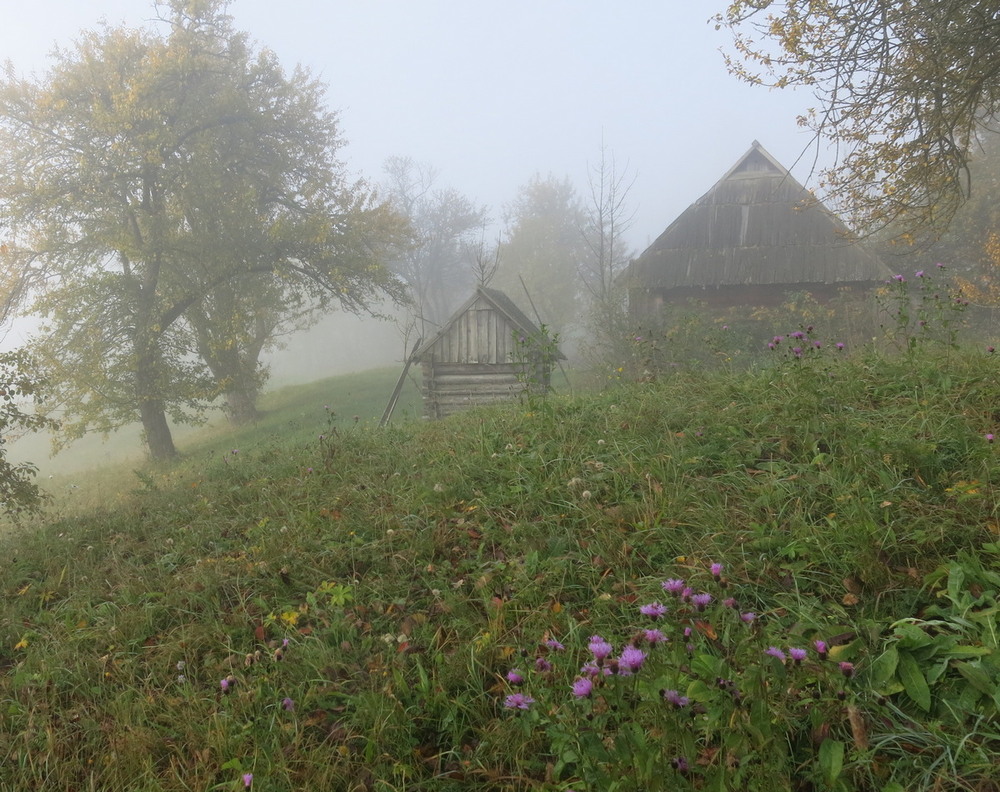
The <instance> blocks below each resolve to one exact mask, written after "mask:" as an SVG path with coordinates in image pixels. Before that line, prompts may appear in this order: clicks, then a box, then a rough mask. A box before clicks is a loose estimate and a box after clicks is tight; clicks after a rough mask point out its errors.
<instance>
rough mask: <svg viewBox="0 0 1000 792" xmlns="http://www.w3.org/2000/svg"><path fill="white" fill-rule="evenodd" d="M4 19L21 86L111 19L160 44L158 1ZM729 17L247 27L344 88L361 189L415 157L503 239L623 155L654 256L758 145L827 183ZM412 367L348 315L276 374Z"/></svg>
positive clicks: (420, 8) (364, 15)
mask: <svg viewBox="0 0 1000 792" xmlns="http://www.w3.org/2000/svg"><path fill="white" fill-rule="evenodd" d="M0 3H3V4H4V6H5V8H6V7H7V6H9V8H6V10H7V11H8V14H7V15H6V16H7V17H8V19H16V20H17V22H16V24H6V25H4V26H0V58H4V59H9V60H10V63H11V64H12V66H13V68H14V70H15V72H16V73H20V74H32V73H35V74H43V73H44V72H45V71H46V69H47V68H48V67H49V66H50V65H51V63H52V61H51V58H50V53H51V52H52V50H53V47H55V46H63V47H69V46H71V45H72V42H73V40H74V39H75V38H76V37H77V35H78V33H79V31H80V30H81V29H94V28H98V27H99V26H100V23H101V22H102V20H103V21H105V22H106V23H107V24H108V25H110V26H112V27H114V26H118V25H122V24H125V25H128V26H149V27H154V28H155V27H156V26H155V25H154V24H153V22H152V20H153V18H154V17H155V11H154V4H153V3H152V2H150V1H149V0H94V1H93V2H87V3H81V2H79V0H36V2H33V3H29V4H25V3H18V4H17V5H16V7H15V6H14V3H13V0H0ZM726 5H727V4H726V2H725V0H692V2H684V3H673V2H663V0H630V1H629V2H624V3H614V4H612V3H608V2H598V1H597V0H546V2H538V0H503V2H497V1H494V2H489V0H486V1H485V2H480V3H469V2H467V0H424V1H422V2H419V3H412V2H402V0H375V1H373V2H366V3H358V2H356V1H355V0H292V2H288V3H284V4H282V5H281V8H280V11H276V10H275V9H276V6H275V4H274V3H273V2H272V0H234V1H233V2H232V3H231V4H230V6H229V13H231V14H232V16H233V17H234V19H235V26H236V27H237V29H240V30H245V31H247V32H248V33H249V34H250V36H251V37H252V38H253V39H254V40H255V41H256V42H257V43H258V45H260V46H265V47H268V48H270V49H272V50H273V51H274V52H275V53H276V54H277V56H278V57H279V59H280V60H281V62H282V64H283V65H284V67H285V68H286V70H288V71H291V70H292V69H293V68H294V67H295V66H296V65H299V64H301V65H302V66H304V67H306V68H307V69H309V70H310V71H311V72H312V73H313V74H315V75H317V76H319V77H320V78H321V79H323V80H324V81H325V82H326V83H327V85H328V94H327V101H328V103H329V106H330V107H331V108H332V109H335V110H336V111H337V112H338V113H339V118H340V124H341V131H342V135H343V138H344V139H345V141H346V143H347V145H346V146H345V147H344V149H343V150H342V152H341V155H342V157H343V158H344V160H345V162H346V164H347V167H348V171H349V173H350V174H351V176H352V178H353V177H354V176H360V177H362V178H365V179H367V180H369V181H370V182H372V183H377V182H378V181H379V180H380V178H381V177H382V168H383V164H384V163H385V161H386V159H387V158H388V157H391V156H410V157H413V158H414V159H415V160H417V161H419V162H421V163H426V164H427V165H429V166H431V167H433V168H434V169H435V170H436V172H437V174H438V179H437V183H436V186H437V187H440V188H453V189H455V190H458V191H459V192H460V193H462V194H463V195H466V196H469V197H470V198H471V199H472V200H473V201H475V202H476V203H478V204H481V205H485V206H486V207H487V208H488V210H489V214H490V217H491V218H492V221H493V223H494V228H493V229H492V230H490V231H489V232H488V235H490V236H491V238H493V237H495V234H496V232H497V231H498V230H499V226H500V223H501V220H502V216H503V211H504V207H505V205H506V204H507V203H508V202H510V201H512V200H513V199H514V198H515V196H516V194H517V191H518V188H519V187H520V186H522V185H524V184H526V183H528V182H529V181H530V180H531V179H532V178H533V177H535V176H536V175H539V174H541V175H547V174H554V175H555V176H557V177H560V178H562V177H567V178H569V179H570V180H571V181H572V182H573V184H574V185H575V186H576V188H577V190H578V191H579V193H580V194H581V195H585V194H586V193H587V190H588V179H589V178H590V177H591V176H592V174H593V167H594V164H595V162H596V161H597V160H598V159H599V158H600V156H601V149H602V147H606V149H607V150H608V151H610V152H612V153H613V155H614V156H615V158H616V161H617V162H618V164H619V166H620V167H621V168H622V169H623V170H627V172H628V173H629V174H630V175H631V176H634V181H633V186H632V189H631V191H630V195H629V204H630V209H631V210H632V212H633V222H632V224H631V227H630V229H629V231H628V237H627V242H628V244H629V245H630V246H631V247H632V248H633V249H634V250H635V251H636V252H638V251H641V250H642V249H643V248H644V247H645V246H646V245H647V244H649V243H650V242H651V241H652V240H653V239H654V238H655V237H656V236H658V235H659V234H660V233H661V232H662V231H663V230H664V229H665V228H666V227H667V226H668V225H669V224H670V223H671V222H672V221H673V219H674V218H675V217H676V216H677V215H678V214H679V213H680V212H681V211H683V209H684V208H685V207H686V206H687V205H689V204H690V203H691V202H692V201H694V200H696V199H697V198H698V197H699V196H700V195H701V194H702V193H704V192H705V191H706V190H708V189H709V188H710V187H711V186H712V184H714V182H715V181H716V180H717V179H718V178H719V177H720V176H721V175H722V174H723V173H724V172H725V171H726V170H727V169H728V168H729V166H730V165H731V164H732V163H733V162H734V161H735V160H736V158H737V157H738V156H739V155H740V154H742V153H743V152H744V151H745V150H746V149H747V147H748V146H749V145H750V143H751V141H753V140H754V139H759V140H760V141H761V142H762V143H763V144H764V146H765V147H767V148H768V150H769V151H770V152H771V153H773V154H774V155H775V156H776V157H777V158H778V159H779V160H780V161H781V162H783V163H784V164H786V165H788V166H790V167H791V169H792V172H793V175H795V176H796V178H798V179H799V181H801V182H803V183H806V184H807V185H809V184H810V172H811V168H812V166H813V165H814V159H813V157H812V156H811V155H809V154H807V155H806V156H803V154H804V153H805V152H808V150H809V144H810V135H809V133H807V132H804V131H803V130H802V128H801V127H800V126H799V125H798V123H797V117H798V116H799V115H800V114H802V113H803V112H805V110H806V108H807V107H808V105H809V104H810V98H809V97H808V96H807V95H805V94H801V93H798V94H797V93H794V92H791V91H767V90H765V89H760V88H754V87H751V86H748V85H746V84H743V83H741V82H740V81H739V80H737V79H736V78H735V77H733V76H732V75H730V74H729V73H728V72H727V70H726V67H725V63H724V59H723V56H722V54H721V53H720V50H724V49H727V48H728V46H729V38H728V34H727V33H726V32H725V31H719V30H716V29H715V26H714V25H713V24H712V23H711V22H710V18H711V16H712V15H713V14H715V13H718V12H721V11H724V10H725V7H726ZM15 8H16V10H15ZM160 29H161V30H162V28H160ZM821 160H822V157H821ZM821 164H822V163H821ZM24 327H25V325H24V323H22V324H21V325H20V326H19V327H17V328H15V330H14V331H13V332H12V333H11V334H9V335H8V336H7V338H6V340H5V342H4V346H5V347H7V348H9V347H10V346H12V345H16V342H17V341H18V339H20V338H21V337H22V336H23V334H24ZM403 356H404V344H403V339H402V338H401V335H400V333H399V331H398V328H397V327H396V326H395V325H394V324H393V323H392V322H386V321H382V320H378V319H373V318H358V317H355V316H352V315H349V314H342V313H332V314H330V315H329V316H327V317H325V318H324V319H323V320H322V321H321V322H319V323H318V324H317V325H316V326H314V327H313V328H311V329H309V330H308V331H305V332H301V333H297V334H295V335H293V336H290V337H287V338H285V339H283V348H282V349H278V350H275V351H272V352H270V353H268V354H267V355H266V356H265V358H264V362H265V364H266V365H268V366H269V368H270V372H271V379H270V382H269V385H268V387H271V388H274V387H280V386H282V385H286V384H292V383H296V382H304V381H309V380H315V379H319V378H322V377H326V376H330V375H333V374H339V373H345V372H351V371H358V370H362V369H370V368H374V367H382V366H401V361H402V358H403ZM90 442H91V439H89V438H88V439H87V441H86V442H85V443H84V444H82V445H81V446H79V447H80V448H86V449H93V450H91V451H87V452H85V453H84V457H86V456H88V455H90V456H91V458H92V459H93V458H94V456H96V457H97V458H100V459H104V458H105V456H106V454H107V453H108V452H107V450H106V447H102V446H99V445H94V446H91V445H90ZM95 442H96V440H95ZM136 445H137V444H136ZM99 449H100V450H99ZM136 453H137V454H141V451H140V450H139V449H138V447H137V448H136ZM15 456H16V455H15ZM42 464H43V468H44V467H45V463H44V461H43V463H42ZM85 464H88V463H85Z"/></svg>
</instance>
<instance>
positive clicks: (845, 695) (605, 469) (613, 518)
mask: <svg viewBox="0 0 1000 792" xmlns="http://www.w3.org/2000/svg"><path fill="white" fill-rule="evenodd" d="M394 376H395V373H394V372H376V373H373V374H370V375H365V376H363V377H362V376H359V377H345V378H337V379H335V380H330V381H325V382H323V383H317V384H314V385H312V386H305V387H301V388H289V389H284V390H282V391H280V392H278V393H275V394H272V395H271V396H269V398H268V401H267V402H266V403H265V405H264V406H265V410H266V414H265V417H264V419H263V420H262V421H261V422H260V423H259V424H258V425H257V426H255V427H252V428H250V429H248V430H246V431H243V432H231V431H230V430H228V429H227V428H225V427H221V426H216V427H211V428H209V429H207V430H206V431H205V433H203V434H192V435H190V436H187V437H185V438H184V439H183V442H182V444H181V445H182V451H183V453H184V458H183V460H182V461H181V462H180V463H179V464H177V465H176V466H172V467H170V468H147V469H140V470H139V471H138V474H136V473H133V472H132V468H133V467H136V465H131V466H126V467H124V468H118V469H116V470H113V471H111V472H110V473H106V474H102V475H103V476H104V477H103V478H102V477H97V478H93V479H87V478H83V477H80V478H79V480H78V489H77V490H75V491H74V492H78V493H79V494H78V495H74V496H72V497H69V498H65V497H61V498H59V499H58V501H57V503H56V504H55V505H54V506H53V507H52V509H53V511H52V513H51V514H50V515H48V516H47V517H46V518H44V519H40V520H38V521H36V522H35V523H33V524H31V525H28V526H25V527H24V528H22V529H21V530H19V531H18V532H17V533H16V535H13V536H11V537H10V538H9V539H8V540H7V547H6V548H5V551H6V552H5V554H6V557H7V559H8V562H7V563H6V564H5V565H4V566H3V569H2V572H0V590H2V591H3V594H4V596H5V602H6V606H5V609H4V613H3V615H2V617H0V669H2V674H0V713H2V717H3V727H2V729H0V759H2V761H0V789H3V790H70V789H72V790H77V789H80V790H83V789H100V790H117V789H122V790H125V789H128V790H209V789H225V790H237V789H242V788H244V784H243V780H242V775H243V774H244V773H253V789H254V790H301V789H317V790H319V789H324V790H325V789H331V790H333V789H336V790H340V789H343V790H385V791H386V792H388V790H459V789H477V790H479V789H485V790H528V789H551V790H556V789H568V788H573V789H577V790H581V789H588V790H598V789H600V790H609V789H622V790H625V789H636V790H638V789H643V790H645V789H671V790H672V789H701V788H713V789H734V790H735V789H740V790H742V789H759V790H783V789H787V790H793V789H794V790H804V789H837V790H865V791H866V792H867V791H868V790H871V791H872V792H874V791H875V790H896V789H900V790H902V789H905V790H912V789H927V790H930V789H941V790H945V789H948V790H951V789H954V790H958V789H977V790H987V789H996V788H997V787H996V784H997V783H998V772H997V771H996V770H995V768H994V761H993V757H995V755H996V751H997V750H998V749H1000V736H998V734H997V731H998V730H997V709H998V704H1000V693H998V692H997V691H998V686H997V685H998V683H997V679H998V674H997V672H998V671H1000V660H998V657H1000V655H998V654H997V653H998V652H1000V647H998V645H997V629H996V624H997V613H998V606H997V601H996V597H997V591H998V590H1000V570H998V564H1000V543H998V534H1000V528H998V515H997V502H998V498H997V492H996V489H995V482H996V481H997V477H998V473H1000V466H998V464H997V446H995V445H993V444H991V443H989V442H987V440H986V439H985V435H986V434H987V433H990V432H994V431H996V429H997V427H998V424H1000V414H998V413H997V407H996V405H997V404H998V403H1000V400H998V397H1000V371H998V361H997V360H996V358H995V357H992V356H985V355H982V354H979V353H975V352H967V353H957V352H951V353H949V354H948V355H947V356H940V357H936V356H931V355H930V353H928V354H926V355H923V356H912V355H911V356H909V357H905V358H890V357H885V356H881V355H876V354H874V353H871V354H867V355H865V354H861V355H858V356H856V357H853V358H847V357H842V356H838V355H836V354H832V353H831V354H826V352H825V351H824V353H823V354H816V355H812V356H808V357H807V358H806V359H803V360H792V361H786V362H784V363H781V364H778V365H772V366H769V367H766V368H759V369H754V370H752V371H748V372H741V373H734V372H715V373H712V372H695V373H685V372H678V373H676V374H674V375H672V376H671V377H669V378H665V379H663V380H661V381H659V382H642V383H631V384H625V385H621V386H619V387H615V388H613V389H609V390H607V391H604V392H600V393H590V394H580V395H576V396H554V397H552V398H550V399H548V400H546V401H538V402H533V403H531V404H520V405H510V406H506V407H497V408H492V409H484V410H480V411H477V412H474V413H469V414H466V415H463V416H458V417H456V418H453V419H450V420H447V421H442V422H437V423H432V424H426V423H423V422H420V421H416V420H401V421H399V422H397V423H394V424H393V425H392V426H390V427H388V428H386V429H384V430H380V429H378V428H377V427H376V426H375V422H373V421H372V420H370V419H371V418H373V417H374V418H377V416H378V415H379V414H380V413H381V410H382V408H383V407H384V403H385V400H386V398H387V396H388V390H389V389H391V386H392V383H393V381H394ZM410 404H411V405H412V401H411V402H410ZM327 407H329V409H327ZM409 414H411V415H413V414H415V408H414V407H412V406H411V407H410V408H409ZM355 415H357V416H359V419H358V420H357V421H356V422H355V420H354V416H355ZM712 562H718V563H722V564H724V570H725V572H724V575H723V577H722V580H721V581H719V580H715V579H714V578H713V577H712V575H711V574H710V572H709V565H710V564H711V563H712ZM666 578H684V579H686V580H687V581H689V583H690V585H692V586H693V587H694V588H695V590H696V591H702V590H704V591H706V592H710V593H712V594H713V597H714V599H713V601H712V603H711V605H710V606H708V607H707V608H706V609H705V610H704V611H697V610H696V609H695V608H694V606H693V605H692V604H691V603H686V602H683V601H681V600H678V599H676V598H675V597H674V595H672V594H669V593H667V592H665V591H664V590H663V589H662V588H661V586H660V583H661V581H663V580H665V579H666ZM726 597H732V598H734V599H735V602H734V603H733V605H735V606H736V607H735V608H731V607H728V606H727V605H725V604H723V602H722V601H723V600H724V599H725V598H726ZM653 600H660V601H662V602H663V603H664V604H666V605H667V606H668V607H669V608H670V611H669V612H668V614H667V616H666V617H664V619H662V620H660V621H658V622H657V623H656V624H655V625H653V624H650V623H648V622H647V620H646V619H645V618H643V617H641V616H640V614H639V613H638V607H639V606H640V605H642V604H644V603H648V602H651V601H653ZM740 612H743V613H747V612H753V613H755V614H757V617H756V620H755V621H754V622H753V623H752V624H744V623H741V621H740V619H739V618H738V617H737V614H738V613H740ZM901 620H903V621H901ZM651 626H658V627H659V628H660V629H661V630H662V631H663V632H664V633H665V634H666V635H667V636H668V637H670V638H671V641H670V643H668V644H665V645H663V646H651V645H649V644H648V643H640V644H639V645H640V646H642V647H643V648H644V649H645V651H646V652H647V654H648V660H647V664H646V666H644V667H643V668H642V669H641V670H640V671H639V672H638V673H636V674H634V675H633V676H631V677H598V681H597V685H596V688H595V691H594V693H593V694H592V695H591V696H590V697H588V698H586V699H581V700H579V701H577V700H574V699H573V696H572V695H571V694H570V685H571V684H572V683H573V681H574V679H575V678H576V677H577V674H578V672H579V669H580V666H581V665H582V664H583V662H584V661H585V660H586V659H587V658H588V656H589V655H588V651H587V644H588V641H589V637H590V636H591V635H594V634H600V635H602V636H604V637H606V638H607V639H608V640H610V641H611V642H612V643H613V644H614V645H615V647H616V652H617V651H618V650H620V649H621V647H622V645H623V643H624V642H625V641H627V640H629V639H633V640H635V636H636V635H637V634H638V632H639V631H640V630H641V628H648V627H651ZM685 629H688V630H690V634H689V635H685V634H684V630H685ZM547 638H552V639H558V640H559V641H560V642H562V643H563V644H564V645H565V646H566V650H565V652H559V651H555V650H552V649H547V648H546V647H545V646H544V644H543V641H544V640H545V639H547ZM817 639H821V640H824V641H827V642H829V644H830V647H831V652H830V655H829V656H824V657H820V656H818V655H817V654H816V653H815V651H814V650H813V649H812V648H811V647H812V646H813V641H815V640H817ZM285 641H287V646H285V645H284V642H285ZM688 644H690V646H688ZM772 645H773V646H775V647H779V648H782V650H783V651H787V648H788V647H790V646H795V647H810V650H809V651H810V653H809V658H808V660H806V661H805V662H804V663H802V664H801V665H798V664H793V663H792V661H791V660H788V661H787V662H786V663H779V662H777V661H775V660H773V659H772V658H770V657H769V656H767V655H765V653H764V650H765V649H767V647H768V646H772ZM539 658H540V659H541V661H544V662H540V661H539ZM840 662H851V663H853V664H854V665H855V667H856V669H857V674H856V675H855V676H853V677H850V678H848V677H846V676H844V675H843V674H842V673H841V671H840V667H839V665H838V663H840ZM546 663H550V664H551V665H552V668H551V669H546V668H545V664H546ZM513 668H517V669H519V670H521V671H522V672H523V675H524V676H526V677H527V681H526V683H525V685H524V686H523V687H515V686H513V685H512V684H511V683H509V682H508V681H507V680H506V679H505V675H506V674H507V672H508V671H510V670H511V669H513ZM179 676H182V677H183V679H179ZM230 678H231V680H232V681H231V683H230V688H229V692H224V691H223V690H222V688H221V686H220V681H221V680H223V679H230ZM719 680H728V681H729V682H730V683H732V684H731V685H730V686H727V685H724V684H722V682H721V681H719ZM660 688H669V689H676V690H679V691H680V692H681V693H683V694H685V695H687V696H688V697H689V698H690V699H691V702H690V705H689V706H688V707H685V708H683V709H675V708H672V707H671V706H668V704H666V703H664V702H663V701H662V700H661V699H660V696H659V694H658V691H659V689H660ZM737 688H738V689H739V691H740V695H736V694H734V693H733V692H732V690H734V689H737ZM515 691H522V692H525V693H527V694H528V695H530V696H531V697H533V698H535V699H536V702H535V704H534V706H533V707H531V708H530V709H529V710H518V709H510V708H508V707H505V706H504V702H505V700H506V697H507V696H508V695H510V694H512V693H513V692H515ZM286 698H288V699H291V700H292V701H293V702H294V708H293V709H291V710H289V709H285V708H284V707H283V705H282V702H283V701H284V700H285V699H286ZM681 756H683V758H684V759H685V761H686V762H687V763H688V765H689V767H688V769H687V770H684V769H683V767H681V769H678V768H677V767H675V765H676V764H677V760H678V757H681ZM991 785H992V786H991Z"/></svg>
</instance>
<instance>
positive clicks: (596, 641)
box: [587, 635, 614, 662]
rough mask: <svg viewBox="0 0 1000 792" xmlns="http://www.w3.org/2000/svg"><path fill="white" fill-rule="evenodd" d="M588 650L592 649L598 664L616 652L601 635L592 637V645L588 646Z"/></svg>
mask: <svg viewBox="0 0 1000 792" xmlns="http://www.w3.org/2000/svg"><path fill="white" fill-rule="evenodd" d="M587 648H588V649H590V651H591V653H592V654H593V655H594V659H595V660H597V661H598V662H600V661H601V660H603V659H604V658H606V657H607V656H608V655H609V654H611V653H612V652H613V651H614V647H613V646H612V645H611V644H609V643H608V642H607V641H605V640H604V639H603V638H602V637H601V636H599V635H592V636H590V643H589V644H587Z"/></svg>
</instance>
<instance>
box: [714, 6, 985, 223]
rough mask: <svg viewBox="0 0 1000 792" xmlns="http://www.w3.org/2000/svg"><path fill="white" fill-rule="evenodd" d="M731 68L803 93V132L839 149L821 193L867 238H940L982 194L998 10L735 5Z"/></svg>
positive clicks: (724, 19)
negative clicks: (885, 233) (976, 173)
mask: <svg viewBox="0 0 1000 792" xmlns="http://www.w3.org/2000/svg"><path fill="white" fill-rule="evenodd" d="M716 21H717V23H718V24H719V25H720V26H727V27H729V28H731V29H732V31H733V33H734V41H735V49H736V54H735V56H734V57H731V58H730V67H731V69H732V70H733V71H734V72H735V73H736V74H738V75H739V76H741V77H742V78H743V79H745V80H748V81H750V82H752V83H761V84H768V85H772V86H777V87H781V88H784V87H788V86H805V87H806V88H808V89H810V90H812V91H813V92H814V94H815V96H816V97H817V99H818V102H819V104H818V106H817V107H816V108H813V109H811V110H810V111H809V112H808V113H807V114H805V115H804V116H803V117H802V118H801V119H800V123H802V124H803V125H805V126H808V127H810V128H811V129H813V130H814V131H815V132H816V134H817V139H818V140H819V141H824V140H825V141H829V142H832V143H833V144H834V145H835V153H836V162H835V164H834V165H833V166H832V167H831V168H829V169H827V170H826V171H825V173H824V174H823V178H822V180H821V183H820V185H819V186H820V188H821V189H822V190H824V191H825V192H826V194H827V199H828V201H830V202H831V203H833V204H835V205H837V206H838V207H839V208H840V209H842V210H843V211H844V212H845V214H846V215H847V216H848V218H849V219H850V220H851V221H852V223H853V225H854V226H855V228H856V229H857V230H859V231H873V230H878V229H882V228H884V227H886V226H887V225H889V224H890V223H894V224H895V225H896V228H897V229H900V230H901V232H902V235H904V236H906V237H911V238H916V237H918V236H922V235H933V234H936V233H940V232H941V231H942V230H943V229H944V228H946V227H947V224H948V223H949V221H950V220H951V218H952V217H953V216H954V213H955V211H956V210H957V209H958V207H959V206H960V205H961V204H962V202H963V201H964V200H966V199H967V198H968V196H969V194H970V191H971V190H973V189H975V185H974V183H973V182H972V180H971V179H970V171H969V167H968V165H969V161H970V157H971V156H972V155H973V153H974V149H975V145H976V133H977V130H979V129H981V128H985V127H989V126H990V125H991V124H992V123H993V119H994V116H995V115H996V114H997V110H998V108H1000V15H998V14H997V5H996V3H995V2H993V1H992V0H947V1H946V2H941V1H940V0H734V2H732V3H730V5H729V7H728V9H727V10H726V11H725V12H724V13H722V14H719V15H718V16H717V17H716Z"/></svg>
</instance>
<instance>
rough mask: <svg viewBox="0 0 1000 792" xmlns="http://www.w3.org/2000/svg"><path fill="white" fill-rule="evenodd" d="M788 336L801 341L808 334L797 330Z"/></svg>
mask: <svg viewBox="0 0 1000 792" xmlns="http://www.w3.org/2000/svg"><path fill="white" fill-rule="evenodd" d="M788 337H789V338H794V339H795V340H796V341H801V340H802V339H803V338H805V337H806V334H805V333H803V332H802V331H801V330H796V331H795V332H794V333H789V334H788Z"/></svg>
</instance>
